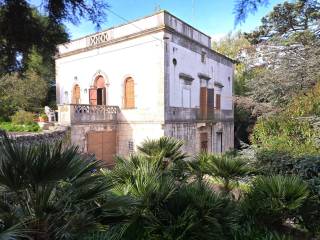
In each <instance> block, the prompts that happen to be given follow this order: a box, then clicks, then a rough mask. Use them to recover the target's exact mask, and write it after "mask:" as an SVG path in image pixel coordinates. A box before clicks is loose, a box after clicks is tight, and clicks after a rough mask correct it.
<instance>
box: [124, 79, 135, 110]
mask: <svg viewBox="0 0 320 240" xmlns="http://www.w3.org/2000/svg"><path fill="white" fill-rule="evenodd" d="M124 105H125V108H134V107H135V102H134V81H133V79H132V78H127V80H126V81H125V90H124Z"/></svg>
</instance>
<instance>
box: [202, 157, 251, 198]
mask: <svg viewBox="0 0 320 240" xmlns="http://www.w3.org/2000/svg"><path fill="white" fill-rule="evenodd" d="M208 171H209V175H211V176H213V177H216V178H219V179H220V180H222V182H223V188H224V190H225V191H226V192H227V193H229V192H230V191H231V190H232V189H233V186H234V185H237V184H238V180H239V179H240V178H241V177H245V176H248V175H249V174H250V173H251V172H252V171H253V169H252V168H251V167H250V166H249V165H248V163H247V162H246V161H245V160H244V159H241V158H238V157H230V156H223V155H222V156H213V157H212V161H211V162H210V164H209V166H208Z"/></svg>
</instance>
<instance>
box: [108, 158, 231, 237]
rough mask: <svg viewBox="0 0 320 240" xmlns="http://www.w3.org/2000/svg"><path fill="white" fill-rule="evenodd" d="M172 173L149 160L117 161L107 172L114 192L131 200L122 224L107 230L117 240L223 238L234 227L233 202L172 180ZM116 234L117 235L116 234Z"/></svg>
mask: <svg viewBox="0 0 320 240" xmlns="http://www.w3.org/2000/svg"><path fill="white" fill-rule="evenodd" d="M171 170H172V169H163V168H162V164H161V160H159V158H157V157H155V158H154V159H150V157H149V156H145V155H142V156H141V155H140V156H131V157H130V158H129V159H124V158H117V164H116V166H115V168H114V169H113V170H112V171H110V172H109V173H108V176H107V177H109V178H110V179H112V182H113V183H114V185H115V187H114V191H115V192H117V193H118V194H122V195H127V196H130V197H132V198H134V199H135V200H136V203H137V204H136V205H135V206H133V207H132V208H131V209H130V211H131V212H130V215H131V218H130V219H129V220H128V222H127V223H125V224H122V225H121V226H119V225H118V226H115V227H114V228H112V229H111V230H112V233H113V234H110V235H111V236H110V237H113V238H117V239H168V240H169V239H181V240H183V239H227V238H228V236H229V234H230V233H231V230H232V229H233V227H234V226H235V221H236V211H235V209H234V205H233V203H232V202H231V201H230V200H229V199H226V198H224V197H222V196H218V195H217V194H215V193H214V192H212V190H211V189H209V187H208V186H207V185H205V184H198V183H194V184H186V183H179V182H178V181H176V179H175V177H174V174H172V172H171ZM119 233H120V234H119Z"/></svg>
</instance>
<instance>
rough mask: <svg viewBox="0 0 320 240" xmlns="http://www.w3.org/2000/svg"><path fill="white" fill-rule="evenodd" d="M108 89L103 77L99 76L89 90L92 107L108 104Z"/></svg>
mask: <svg viewBox="0 0 320 240" xmlns="http://www.w3.org/2000/svg"><path fill="white" fill-rule="evenodd" d="M106 99H107V89H106V84H105V80H104V78H103V77H102V76H98V77H97V78H96V80H95V82H94V86H92V87H91V88H90V90H89V102H90V104H91V105H106V104H107V100H106Z"/></svg>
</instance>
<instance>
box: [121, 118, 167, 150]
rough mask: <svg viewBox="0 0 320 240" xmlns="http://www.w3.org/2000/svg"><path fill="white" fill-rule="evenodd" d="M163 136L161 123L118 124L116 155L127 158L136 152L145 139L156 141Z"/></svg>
mask: <svg viewBox="0 0 320 240" xmlns="http://www.w3.org/2000/svg"><path fill="white" fill-rule="evenodd" d="M162 136H164V130H163V124H161V123H157V122H155V123H150V122H149V123H148V122H146V123H144V122H141V123H138V122H137V123H118V137H117V141H118V150H117V152H118V154H119V155H122V156H127V155H129V154H130V153H133V152H134V151H136V150H137V146H139V145H140V144H141V143H142V142H143V141H144V140H146V139H158V138H160V137H162Z"/></svg>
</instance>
